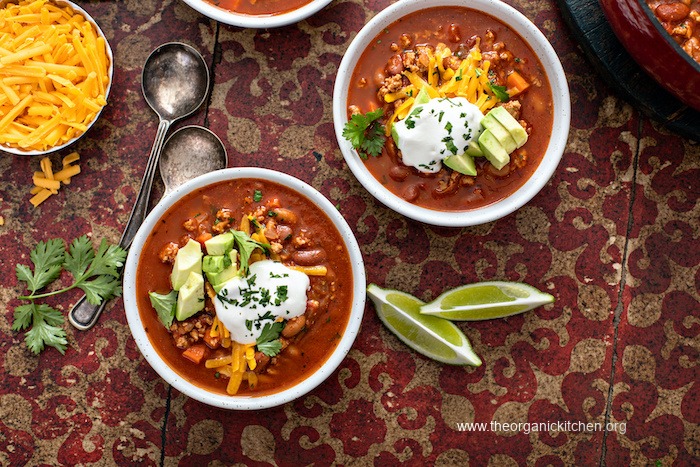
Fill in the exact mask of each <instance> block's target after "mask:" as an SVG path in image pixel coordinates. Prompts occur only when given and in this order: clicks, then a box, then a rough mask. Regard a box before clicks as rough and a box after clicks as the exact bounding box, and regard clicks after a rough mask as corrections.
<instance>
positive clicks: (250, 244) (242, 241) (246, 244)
mask: <svg viewBox="0 0 700 467" xmlns="http://www.w3.org/2000/svg"><path fill="white" fill-rule="evenodd" d="M230 232H231V233H232V234H233V240H234V242H235V244H236V249H237V250H238V254H239V256H240V260H241V266H240V267H241V271H242V273H243V276H247V275H248V265H249V264H250V255H251V254H252V253H253V252H254V251H255V250H257V249H258V248H260V249H261V250H263V251H264V252H265V253H269V252H270V245H269V244H268V243H260V242H258V241H257V240H253V239H252V238H250V236H248V234H246V233H245V232H241V231H240V230H235V229H231V230H230Z"/></svg>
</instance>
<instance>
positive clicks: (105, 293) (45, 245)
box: [12, 235, 126, 354]
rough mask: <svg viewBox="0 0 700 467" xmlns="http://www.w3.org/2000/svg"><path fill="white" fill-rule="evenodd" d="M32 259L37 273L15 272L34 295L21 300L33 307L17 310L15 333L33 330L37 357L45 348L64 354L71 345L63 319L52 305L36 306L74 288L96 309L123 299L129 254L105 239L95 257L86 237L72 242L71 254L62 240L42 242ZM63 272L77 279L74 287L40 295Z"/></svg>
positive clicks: (30, 342) (31, 343)
mask: <svg viewBox="0 0 700 467" xmlns="http://www.w3.org/2000/svg"><path fill="white" fill-rule="evenodd" d="M30 259H31V261H32V263H34V270H33V271H32V269H31V268H30V267H28V266H26V265H22V264H18V265H17V266H16V268H15V270H16V274H17V278H18V279H19V280H20V281H23V282H26V283H27V289H28V290H29V291H30V292H31V293H30V294H29V295H24V296H20V297H18V298H19V299H20V300H29V301H30V302H31V303H29V304H25V305H20V306H18V307H16V308H15V313H14V321H13V323H12V329H13V330H14V331H20V330H23V329H28V328H31V329H29V330H28V331H27V333H26V335H25V342H26V343H27V346H28V347H29V349H30V350H31V351H32V352H34V353H37V354H38V353H39V352H41V351H42V350H43V349H44V348H45V346H50V347H55V348H56V349H58V351H59V352H61V353H63V352H65V349H66V345H67V341H66V333H65V330H63V328H62V325H63V323H64V318H63V315H62V314H61V312H59V311H58V310H56V309H54V308H51V307H50V306H48V305H44V304H38V303H36V300H38V299H40V298H45V297H50V296H52V295H58V294H61V293H63V292H66V291H68V290H71V289H74V288H79V289H82V290H83V291H84V292H85V295H86V297H87V300H88V301H89V302H90V303H92V304H95V305H97V304H100V303H102V301H103V300H107V299H109V298H111V297H114V296H119V295H121V293H122V286H121V280H120V269H121V267H122V266H123V265H124V261H125V259H126V251H125V250H124V249H123V248H121V247H119V246H117V245H110V244H109V243H108V242H107V241H106V240H104V239H103V240H102V242H101V244H100V246H99V248H98V250H97V252H96V253H95V251H94V249H93V247H92V244H91V242H90V239H89V238H88V237H87V236H86V235H83V236H81V237H79V238H76V239H75V240H73V242H71V244H70V248H69V251H68V252H66V247H65V243H64V242H63V240H61V239H57V238H55V239H51V240H48V241H46V242H43V241H41V242H39V243H38V244H37V246H36V247H35V248H34V250H32V252H31V254H30ZM63 269H65V270H66V271H68V272H69V273H70V274H71V275H72V276H73V279H74V281H73V283H72V284H71V285H69V286H68V287H65V288H63V289H60V290H54V291H51V292H46V293H41V294H38V293H37V291H39V290H40V289H42V288H44V287H46V286H47V285H49V284H50V283H51V282H53V281H55V280H56V279H58V277H59V276H60V274H61V271H62V270H63Z"/></svg>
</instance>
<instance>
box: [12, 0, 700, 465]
mask: <svg viewBox="0 0 700 467" xmlns="http://www.w3.org/2000/svg"><path fill="white" fill-rule="evenodd" d="M78 3H79V4H81V5H82V6H83V7H84V8H85V9H86V10H87V11H88V12H89V13H91V14H92V15H93V17H94V18H95V19H96V20H97V21H98V23H99V24H100V26H101V27H102V29H103V30H104V31H105V33H106V35H107V37H108V39H109V41H110V44H111V46H112V49H113V51H114V55H115V61H116V70H115V76H114V87H113V91H112V95H111V96H110V101H109V105H108V107H107V108H106V110H105V112H104V113H103V116H102V118H101V119H100V121H99V122H98V124H97V125H96V126H95V127H94V128H93V129H92V130H91V131H90V132H89V133H88V135H87V136H86V137H85V138H83V139H82V140H81V141H80V142H79V143H78V144H77V146H76V147H75V149H77V150H78V151H79V152H80V154H81V155H82V162H81V165H82V173H81V174H80V175H79V176H77V177H76V178H75V179H74V180H73V182H72V183H71V184H70V185H69V186H67V187H65V188H63V189H62V190H61V192H60V193H59V194H58V195H57V196H53V197H51V198H50V199H49V200H48V201H46V202H45V203H44V204H42V205H41V206H40V207H39V208H36V209H35V208H33V207H32V206H31V204H30V203H29V198H30V195H29V189H30V187H31V185H32V180H31V174H32V172H33V171H34V170H38V165H39V159H38V158H30V157H15V156H10V155H3V156H2V157H0V173H1V174H2V179H1V180H0V215H1V216H2V217H3V220H4V224H3V225H2V226H0V268H1V271H2V278H1V279H0V304H1V305H0V310H2V314H1V315H0V372H1V374H2V378H1V379H0V381H1V382H0V464H2V465H24V464H26V465H75V464H81V465H115V464H117V465H132V464H140V465H176V464H177V465H231V464H235V465H307V464H311V463H314V464H315V465H331V464H347V465H370V464H376V465H396V464H398V463H401V462H403V463H407V464H408V465H425V464H427V465H468V464H469V465H493V466H501V465H598V464H601V463H602V464H603V465H629V464H632V465H672V464H673V465H691V464H694V465H697V464H698V463H700V425H699V424H700V382H699V378H700V360H699V355H700V220H699V219H700V146H698V144H696V143H694V142H692V141H689V140H687V139H684V138H681V137H679V136H678V135H675V134H673V133H670V132H668V131H666V130H665V129H663V128H662V127H660V126H659V125H657V124H656V123H655V122H653V121H650V120H649V119H647V118H646V117H644V116H643V115H641V114H640V113H639V112H638V111H636V110H635V109H634V108H633V107H631V106H630V105H629V104H627V103H626V102H625V101H623V100H621V99H620V98H619V97H618V96H616V95H615V93H614V92H613V91H612V90H611V89H610V88H609V87H607V85H606V84H605V83H604V82H603V81H602V80H601V79H600V78H599V77H598V76H597V75H596V73H595V71H594V70H593V68H592V67H591V66H590V64H589V63H588V61H587V60H586V58H585V57H584V56H583V54H582V53H581V50H580V49H579V48H578V46H577V44H576V43H575V42H574V40H573V39H572V36H571V34H570V31H569V30H568V29H567V26H566V24H565V23H564V21H563V19H562V16H561V12H560V11H559V9H558V7H557V4H556V2H555V1H554V0H541V1H537V2H528V1H524V0H508V3H509V4H511V5H513V6H515V7H516V8H517V9H519V10H520V11H522V12H523V13H524V14H525V15H527V16H528V17H529V18H530V19H531V20H532V21H534V22H535V23H536V24H537V26H538V27H539V28H540V29H541V30H542V31H543V32H544V33H545V35H546V36H547V37H548V39H549V40H550V41H551V42H552V44H553V46H554V48H555V49H556V51H557V53H558V54H559V56H560V58H561V61H562V64H563V66H564V69H565V71H566V73H567V76H568V79H569V85H570V88H571V98H572V107H573V119H572V126H571V132H570V136H569V141H568V145H567V149H566V152H565V154H564V157H563V160H562V162H561V165H560V166H559V169H558V171H557V172H556V174H555V175H554V177H553V178H552V180H551V181H550V182H549V184H548V185H547V186H546V187H545V188H544V190H543V191H542V192H541V193H540V194H539V195H538V196H536V197H535V198H534V199H533V200H532V201H531V202H529V203H528V204H527V205H525V206H524V207H523V208H521V209H520V210H518V211H517V212H515V213H514V214H512V215H509V216H507V217H505V218H503V219H501V220H499V221H496V222H493V223H490V224H487V225H482V226H478V227H472V228H464V229H448V228H433V227H429V226H426V225H423V224H420V223H416V222H413V221H410V220H408V219H406V218H404V217H402V216H401V215H398V214H396V213H394V212H392V211H389V210H388V209H386V208H385V207H384V206H383V205H381V204H380V203H379V202H377V201H376V200H375V199H374V198H373V197H372V196H370V195H369V194H368V193H367V192H366V191H365V190H364V189H363V188H362V186H361V185H360V184H359V183H358V182H357V181H356V180H355V179H354V177H353V176H352V174H351V172H350V171H349V170H348V169H347V167H346V166H345V163H344V161H343V159H342V156H341V154H340V151H339V149H338V145H337V141H336V140H335V135H334V131H333V123H332V117H331V98H332V89H333V81H334V77H335V73H336V70H337V67H338V65H339V63H340V60H341V58H342V56H343V53H344V51H345V50H346V48H347V47H348V44H349V42H350V40H351V39H352V38H353V37H354V35H355V34H356V33H357V31H358V30H359V29H360V28H361V27H362V25H363V24H364V23H365V22H366V21H367V20H368V19H369V18H371V17H372V16H373V15H374V14H375V13H376V12H378V11H380V10H381V9H383V8H385V7H386V6H387V5H388V4H389V3H391V2H390V1H389V0H368V1H361V0H336V1H334V2H332V3H331V4H330V5H329V6H328V7H327V8H325V9H324V10H323V11H321V12H320V13H318V14H316V15H315V16H313V17H312V18H310V19H308V20H306V21H303V22H301V23H299V24H298V25H295V26H292V27H286V28H281V29H273V30H263V31H255V30H246V29H239V28H234V27H229V26H226V25H223V24H217V23H216V22H214V21H210V20H208V19H207V18H205V17H203V16H201V15H200V14H198V13H197V12H195V11H194V10H192V9H190V8H189V7H188V6H187V5H186V4H184V3H183V2H180V1H176V0H162V1H161V0H141V1H135V0H125V1H120V2H111V1H91V2H78ZM170 41H182V42H186V43H189V44H191V45H193V46H195V47H196V48H197V49H199V50H200V51H201V52H202V53H203V54H204V56H205V58H206V60H207V62H208V63H209V65H210V67H211V69H212V72H213V73H212V77H213V81H214V84H213V90H212V95H211V99H210V102H209V103H208V104H207V105H206V107H205V108H203V109H201V110H200V111H198V112H197V113H195V114H194V115H193V116H191V117H190V118H188V119H186V120H184V121H182V122H178V124H177V125H176V127H177V126H182V125H185V124H199V125H204V126H207V127H209V128H211V129H212V130H213V131H214V132H216V133H217V134H218V135H219V136H221V137H222V139H224V140H225V144H226V147H227V150H228V153H229V159H230V162H229V164H230V165H231V166H244V165H252V166H261V167H267V168H272V169H277V170H280V171H284V172H287V173H290V174H292V175H295V176H297V177H298V178H301V179H302V180H304V181H306V182H308V183H310V184H312V185H313V186H315V187H316V188H317V189H319V190H320V191H321V192H322V193H323V194H324V195H325V196H327V197H328V198H329V199H330V200H331V201H332V202H333V203H334V204H337V205H338V206H339V209H340V211H341V212H342V213H343V215H344V216H345V218H346V219H347V220H348V222H349V223H350V225H351V226H352V227H353V230H354V231H355V234H356V236H357V238H358V241H359V243H360V245H361V248H362V252H363V255H364V259H365V262H366V270H367V275H368V281H370V282H374V283H377V284H379V285H382V286H387V287H391V288H399V289H402V290H405V291H407V292H410V293H413V294H414V295H416V296H418V297H421V298H423V299H430V298H433V297H435V296H436V295H437V294H439V293H440V292H442V291H443V290H445V289H446V288H448V287H452V286H456V285H459V284H462V283H465V282H475V281H479V280H515V281H524V282H528V283H530V284H533V285H535V286H537V287H539V288H541V289H543V290H546V291H547V292H549V293H551V294H553V295H554V296H555V297H556V303H555V304H554V305H549V306H546V307H542V308H540V309H538V310H535V311H533V312H528V313H526V314H524V315H519V316H515V317H512V318H510V319H507V320H500V321H489V322H480V323H475V324H470V325H461V327H462V329H463V330H464V332H465V333H466V334H467V336H468V337H469V338H470V339H471V341H472V343H473V345H474V348H475V350H476V352H477V353H478V354H479V355H480V356H481V357H482V359H483V361H484V364H483V365H482V366H481V367H479V368H472V367H451V366H445V365H442V364H438V363H435V362H433V361H430V360H427V359H425V358H423V357H422V356H420V355H418V354H416V353H414V352H412V351H410V350H409V349H408V348H407V347H406V346H404V345H403V344H402V343H401V342H400V341H399V340H398V339H396V338H395V337H394V336H393V335H392V334H390V333H389V332H388V331H387V330H386V329H385V328H384V327H383V326H382V325H381V323H380V321H379V320H378V319H377V317H376V314H375V312H374V308H373V307H372V306H371V305H370V304H368V305H367V310H366V313H365V317H364V321H363V323H362V329H361V332H360V335H359V337H358V339H357V340H356V342H355V344H354V346H353V348H352V350H351V351H350V353H349V355H348V356H347V358H346V359H345V361H344V362H343V363H342V365H341V367H340V369H339V370H337V371H336V372H335V373H333V375H332V376H331V377H330V378H329V380H327V381H326V382H325V383H323V384H322V385H321V386H320V387H318V388H317V389H316V390H314V391H313V392H311V393H310V394H309V395H308V396H306V397H303V398H302V399H299V400H297V401H295V402H292V403H288V404H286V405H284V406H282V407H279V408H275V409H268V410H264V411H261V412H230V411H225V410H220V409H215V408H212V407H209V406H206V405H203V404H201V403H199V402H197V401H195V400H191V399H189V398H188V397H186V396H184V395H183V394H181V393H179V392H178V391H177V390H176V389H173V388H171V387H169V386H168V385H167V384H165V383H164V382H163V380H162V379H161V378H160V377H159V376H158V375H157V374H156V373H155V372H154V371H153V370H152V369H151V367H150V366H149V365H148V363H147V362H146V361H145V360H144V359H143V358H142V357H141V354H140V353H139V351H138V349H137V348H136V345H135V343H134V340H133V339H132V337H131V334H130V332H129V329H128V326H127V324H126V318H125V315H124V307H123V302H122V301H121V300H114V301H112V302H111V304H110V305H109V306H108V308H107V310H106V311H105V312H104V314H103V315H102V317H101V319H100V321H99V323H98V324H97V326H96V327H95V328H94V329H93V330H91V331H90V332H80V331H77V330H74V329H73V328H71V327H70V326H69V325H68V324H66V325H65V326H66V331H67V334H68V348H67V351H66V353H65V355H61V354H60V353H59V352H57V351H56V350H55V349H53V348H49V349H47V350H46V351H44V352H43V353H42V354H41V355H40V356H35V355H33V354H32V353H31V352H30V351H29V350H28V349H27V347H26V346H25V344H24V342H23V339H24V334H23V333H19V332H13V331H12V330H11V325H12V320H13V311H14V308H15V307H16V306H17V305H19V304H20V301H19V300H17V298H16V297H17V296H19V295H21V294H22V293H23V292H24V289H23V286H22V284H21V283H19V282H18V281H17V279H16V278H15V275H14V268H15V264H17V263H28V254H29V252H30V251H31V249H32V248H33V247H34V245H36V243H37V242H38V241H40V240H44V239H48V238H51V237H60V238H63V239H66V240H70V239H72V238H74V237H75V236H78V235H82V234H85V233H88V234H91V235H92V236H93V238H95V239H99V238H103V237H104V238H107V239H109V240H110V241H113V242H117V241H118V239H119V236H120V233H121V231H122V229H123V227H124V225H125V223H126V221H127V218H128V216H129V213H130V210H131V206H132V203H133V200H134V198H135V194H136V191H137V189H138V185H139V182H140V179H141V176H142V174H143V171H144V168H145V165H146V159H147V157H148V154H149V152H150V148H151V145H152V144H153V138H154V136H155V132H156V128H157V125H158V122H157V118H156V116H155V114H154V113H153V112H152V111H151V110H150V109H149V108H148V106H147V105H146V103H145V102H144V100H143V98H142V94H141V83H140V81H141V70H142V65H143V63H144V61H145V59H146V57H147V56H148V54H149V53H150V52H151V51H152V50H153V49H154V48H156V47H157V46H158V45H160V44H162V43H164V42H170ZM62 155H64V154H61V155H54V156H52V159H53V161H54V164H57V163H58V161H59V157H60V156H62ZM158 189H159V187H156V190H158ZM78 297H79V294H78V293H77V292H76V293H75V294H70V293H69V294H65V295H64V296H63V297H62V298H61V299H60V300H56V301H53V302H50V303H51V304H52V305H53V306H56V307H58V308H59V309H62V310H64V311H66V312H67V310H68V309H69V308H70V306H71V305H72V303H73V302H74V301H75V300H76V299H77V298H78ZM469 423H476V424H481V425H468V424H469ZM543 423H544V424H546V423H549V424H550V426H549V428H550V429H549V430H546V431H538V426H537V425H536V424H543ZM540 426H541V425H540Z"/></svg>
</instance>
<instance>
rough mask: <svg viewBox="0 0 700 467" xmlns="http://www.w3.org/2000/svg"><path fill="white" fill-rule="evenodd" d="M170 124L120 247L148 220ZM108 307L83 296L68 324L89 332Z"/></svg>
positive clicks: (165, 124)
mask: <svg viewBox="0 0 700 467" xmlns="http://www.w3.org/2000/svg"><path fill="white" fill-rule="evenodd" d="M170 123H171V122H170V121H168V120H161V121H160V123H159V124H158V131H157V132H156V139H155V141H154V142H153V148H152V149H151V155H150V156H149V157H148V163H147V164H146V172H145V173H144V174H143V179H142V180H141V187H140V188H139V194H138V196H137V197H136V202H135V203H134V207H133V208H132V209H131V215H130V216H129V220H128V221H127V223H126V227H125V228H124V232H123V233H122V237H121V239H120V240H119V246H120V247H122V248H124V249H128V248H129V246H130V245H131V242H132V241H133V240H134V237H135V236H136V232H137V231H138V230H139V227H141V224H143V221H144V219H145V218H146V213H147V212H148V203H149V201H150V199H151V188H152V187H153V177H154V175H155V173H156V167H158V159H159V158H160V152H161V150H162V149H163V143H164V141H165V135H166V134H167V133H168V128H170ZM106 305H107V301H106V300H103V301H102V303H101V304H100V305H93V304H92V303H90V302H88V301H87V300H86V298H85V296H83V297H82V298H81V299H80V300H78V302H77V303H76V304H75V305H73V308H71V310H70V311H69V312H68V322H70V323H71V324H72V325H73V326H74V327H75V328H76V329H79V330H81V331H87V330H88V329H90V328H92V327H93V326H94V325H95V323H96V322H97V318H99V317H100V314H101V313H102V310H104V309H105V306H106Z"/></svg>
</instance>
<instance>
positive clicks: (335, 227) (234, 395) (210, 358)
mask: <svg viewBox="0 0 700 467" xmlns="http://www.w3.org/2000/svg"><path fill="white" fill-rule="evenodd" d="M226 258H228V260H226ZM365 286H366V280H365V272H364V267H363V261H362V255H361V252H360V249H359V246H358V244H357V241H356V240H355V236H354V234H353V232H352V230H351V229H350V227H349V226H348V224H347V223H346V222H345V220H344V219H343V217H342V215H341V214H340V213H339V212H338V210H337V209H336V208H335V207H334V206H333V205H332V204H331V202H330V201H328V199H326V198H325V197H324V196H323V195H322V194H321V193H319V192H318V191H316V190H315V189H314V188H313V187H311V186H310V185H308V184H306V183H304V182H302V181H300V180H298V179H296V178H294V177H292V176H289V175H286V174H283V173H280V172H275V171H271V170H267V169H260V168H232V169H224V170H220V171H216V172H212V173H209V174H206V175H203V176H200V177H198V178H196V179H193V180H191V181H189V182H187V183H186V184H184V185H183V186H181V187H180V188H178V189H177V190H175V191H174V192H173V193H171V194H169V195H168V196H166V197H165V198H164V199H163V200H162V201H161V202H159V203H158V205H157V206H156V207H155V208H154V209H153V211H152V212H151V213H150V215H149V216H148V217H147V218H146V220H145V222H144V224H143V226H142V227H141V228H140V229H139V231H138V233H137V234H136V236H135V238H134V241H133V244H132V245H131V248H130V250H129V255H128V257H127V261H126V266H125V269H124V307H125V310H126V316H127V321H128V324H129V327H130V329H131V332H132V335H133V337H134V339H135V341H136V344H137V346H138V348H139V350H140V351H141V353H142V354H143V356H144V357H145V358H146V360H147V361H148V363H149V364H150V365H151V366H152V367H153V369H154V370H155V371H156V372H157V373H158V374H159V375H160V376H161V377H162V378H163V379H164V380H165V381H166V382H168V383H169V384H171V385H172V386H173V387H175V388H176V389H178V390H179V391H180V392H182V393H184V394H186V395H187V396H189V397H191V398H193V399H196V400H198V401H200V402H203V403H205V404H209V405H212V406H215V407H221V408H226V409H238V410H256V409H263V408H268V407H274V406H278V405H281V404H284V403H286V402H290V401H292V400H294V399H296V398H298V397H301V396H303V395H305V394H306V393H308V392H309V391H311V390H312V389H314V388H315V387H317V386H318V385H319V384H321V383H322V382H323V381H324V380H325V379H326V378H328V377H329V376H330V375H331V374H332V373H333V372H334V371H335V370H336V369H337V367H338V366H339V365H340V364H341V362H342V361H343V359H344V358H345V356H346V355H347V353H348V351H349V350H350V347H351V346H352V344H353V342H354V340H355V337H356V336H357V333H358V331H359V328H360V323H361V321H362V316H363V314H364V308H365Z"/></svg>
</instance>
